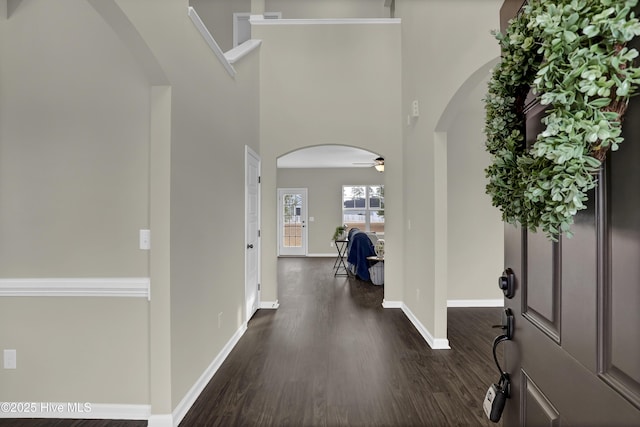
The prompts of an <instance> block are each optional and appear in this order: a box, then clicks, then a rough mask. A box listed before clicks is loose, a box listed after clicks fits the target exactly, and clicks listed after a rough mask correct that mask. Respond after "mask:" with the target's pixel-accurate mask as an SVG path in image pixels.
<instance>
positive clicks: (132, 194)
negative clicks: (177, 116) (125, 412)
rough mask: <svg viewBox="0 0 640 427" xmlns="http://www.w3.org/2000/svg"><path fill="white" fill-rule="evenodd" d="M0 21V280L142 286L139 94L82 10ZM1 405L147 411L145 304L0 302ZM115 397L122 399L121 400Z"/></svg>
mask: <svg viewBox="0 0 640 427" xmlns="http://www.w3.org/2000/svg"><path fill="white" fill-rule="evenodd" d="M12 6H13V7H14V9H12V10H11V12H12V13H11V14H10V16H9V18H8V19H6V17H2V18H0V93H1V94H2V95H1V96H0V153H1V155H0V234H1V235H2V238H1V239H0V278H3V279H6V278H15V277H22V278H25V277H26V278H53V279H55V278H60V277H116V278H118V277H129V276H148V274H149V273H148V270H149V261H148V256H149V255H148V252H146V251H141V250H139V249H138V230H139V229H141V228H147V227H148V225H149V223H148V218H149V209H148V205H149V200H148V197H149V195H148V188H149V179H148V175H149V169H148V163H149V160H148V159H149V126H148V117H149V85H148V82H147V80H146V77H145V75H144V74H143V72H142V70H141V69H140V67H139V66H138V65H137V63H136V61H135V58H134V57H133V56H132V55H131V53H130V52H129V50H128V49H126V47H125V46H124V45H123V43H122V41H121V40H120V39H119V38H118V36H117V35H116V34H114V33H113V31H112V30H111V29H110V28H109V27H108V26H107V25H106V24H105V22H104V21H103V20H102V19H101V17H100V16H99V15H98V14H97V13H96V11H95V10H94V9H93V8H92V7H91V6H90V5H89V4H88V3H87V2H86V1H83V0H64V1H56V2H51V1H47V0H25V1H22V2H14V3H13V5H12ZM0 324H2V327H1V328H0V348H2V349H16V350H17V366H18V368H17V369H16V370H4V369H2V370H0V384H2V387H0V400H2V401H60V402H65V401H76V400H79V401H83V402H84V401H93V402H95V403H130V404H146V403H148V399H149V390H148V383H149V373H148V357H149V336H148V332H149V324H148V302H147V301H146V299H130V298H99V299H95V298H85V297H73V298H66V297H55V298H45V297H42V298H40V297H37V298H36V297H34V298H24V297H5V298H2V299H0ZM123 384H126V387H123Z"/></svg>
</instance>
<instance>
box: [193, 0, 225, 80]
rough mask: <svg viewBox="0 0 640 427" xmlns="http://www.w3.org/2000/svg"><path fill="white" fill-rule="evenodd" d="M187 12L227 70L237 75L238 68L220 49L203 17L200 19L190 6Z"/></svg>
mask: <svg viewBox="0 0 640 427" xmlns="http://www.w3.org/2000/svg"><path fill="white" fill-rule="evenodd" d="M187 14H188V15H189V18H191V22H193V25H194V26H195V27H196V28H197V30H198V31H199V32H200V35H202V38H203V39H204V41H205V42H206V43H207V45H208V46H209V48H210V49H211V50H212V51H213V53H214V54H215V55H216V57H217V58H218V60H220V63H221V64H222V65H223V66H224V68H225V70H227V72H228V73H229V75H230V76H231V77H235V76H236V70H235V69H234V68H233V66H232V65H231V64H230V63H229V61H228V60H227V58H225V56H224V52H223V51H222V49H220V46H218V43H217V42H216V40H215V39H214V38H213V36H212V35H211V33H210V32H209V30H208V29H207V26H206V25H204V22H202V19H200V17H199V16H198V13H197V12H196V10H195V9H194V8H192V7H189V8H188V12H187Z"/></svg>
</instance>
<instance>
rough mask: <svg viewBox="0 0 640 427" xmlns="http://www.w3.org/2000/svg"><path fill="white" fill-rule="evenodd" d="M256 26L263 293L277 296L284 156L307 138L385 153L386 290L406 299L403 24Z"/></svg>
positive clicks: (271, 297) (315, 142)
mask: <svg viewBox="0 0 640 427" xmlns="http://www.w3.org/2000/svg"><path fill="white" fill-rule="evenodd" d="M253 31H254V37H255V38H259V39H261V40H263V44H262V47H261V61H262V62H261V74H260V80H261V82H260V84H261V86H260V90H261V92H260V105H261V108H260V111H261V116H260V122H261V136H260V138H261V148H260V150H261V155H262V172H263V173H262V178H263V180H262V212H263V217H262V229H263V234H262V236H263V238H262V243H263V244H262V285H263V288H262V289H263V290H262V299H263V300H267V301H273V300H276V299H277V270H276V260H277V258H276V257H277V239H276V234H275V228H276V223H277V222H276V221H277V218H276V212H277V205H276V188H277V181H276V180H277V174H276V170H277V169H276V159H277V158H278V157H279V156H281V155H283V154H286V153H288V152H290V151H293V150H296V149H299V148H302V147H305V146H313V145H323V144H343V145H351V146H355V147H360V148H364V149H367V150H369V151H372V152H375V153H379V154H380V155H382V156H383V157H384V158H385V166H386V169H385V178H384V179H385V199H386V209H385V216H386V218H385V219H386V224H385V232H386V244H387V250H386V253H387V255H388V260H387V262H386V265H385V275H386V278H385V280H386V281H385V298H388V299H393V300H398V301H399V300H401V295H400V293H399V289H400V288H401V286H402V265H401V264H402V261H401V250H402V231H401V229H402V197H403V192H402V168H403V166H402V162H403V157H402V148H401V126H400V81H401V80H400V53H401V51H400V25H399V24H397V23H392V24H370V23H369V24H321V25H306V26H303V25H287V24H286V23H283V24H281V25H254V26H253ZM334 228H335V226H334ZM394 257H397V258H394Z"/></svg>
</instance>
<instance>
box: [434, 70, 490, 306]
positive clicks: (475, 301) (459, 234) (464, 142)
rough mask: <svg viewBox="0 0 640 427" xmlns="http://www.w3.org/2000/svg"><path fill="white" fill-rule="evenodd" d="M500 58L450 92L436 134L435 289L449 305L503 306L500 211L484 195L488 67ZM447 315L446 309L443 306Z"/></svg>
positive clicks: (475, 72) (487, 160) (486, 160)
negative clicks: (438, 252) (498, 280)
mask: <svg viewBox="0 0 640 427" xmlns="http://www.w3.org/2000/svg"><path fill="white" fill-rule="evenodd" d="M498 60H499V58H494V59H493V60H491V61H489V62H487V63H486V64H485V65H483V66H482V67H480V68H478V69H477V70H476V71H474V72H473V73H472V74H471V75H470V76H469V77H468V78H467V80H466V81H465V82H464V83H463V84H462V85H461V86H460V88H459V89H458V90H457V91H456V93H455V94H454V95H453V97H452V98H451V100H450V101H449V103H448V104H447V107H446V108H445V110H444V111H443V113H442V115H441V117H440V118H439V120H438V123H437V126H436V129H435V130H436V132H435V137H434V140H435V143H436V150H435V160H434V162H435V164H440V165H446V166H445V167H442V168H439V169H437V176H436V180H435V182H436V186H437V189H436V192H435V194H436V201H435V205H436V206H438V207H439V208H438V209H439V211H440V215H436V224H435V228H436V230H441V232H440V233H439V234H437V235H436V240H437V241H436V247H438V248H441V250H442V258H441V262H440V263H439V265H440V271H439V280H437V281H436V286H437V287H438V289H437V290H436V291H437V292H442V293H444V294H445V295H447V306H448V307H478V306H485V307H487V306H502V298H501V296H502V294H501V293H500V291H499V289H498V288H497V286H495V278H496V276H497V275H499V273H500V271H501V268H502V265H503V226H502V222H501V218H500V212H499V211H498V210H497V209H496V208H494V207H493V206H491V200H490V198H489V196H488V195H486V194H485V191H484V186H485V182H486V181H485V177H484V168H486V166H487V165H488V164H489V156H488V154H487V153H486V152H485V151H484V141H485V137H484V134H483V125H484V109H483V102H482V99H483V98H484V96H485V93H486V87H487V82H488V79H489V76H490V71H491V69H492V68H493V67H494V66H495V64H496V63H497V62H498ZM442 312H444V314H445V316H446V310H442Z"/></svg>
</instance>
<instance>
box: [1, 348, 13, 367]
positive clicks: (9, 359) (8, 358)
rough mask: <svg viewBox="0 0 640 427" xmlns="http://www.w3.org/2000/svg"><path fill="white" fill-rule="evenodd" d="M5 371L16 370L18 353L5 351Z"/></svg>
mask: <svg viewBox="0 0 640 427" xmlns="http://www.w3.org/2000/svg"><path fill="white" fill-rule="evenodd" d="M4 369H16V351H15V350H13V349H12V350H5V351H4Z"/></svg>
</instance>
